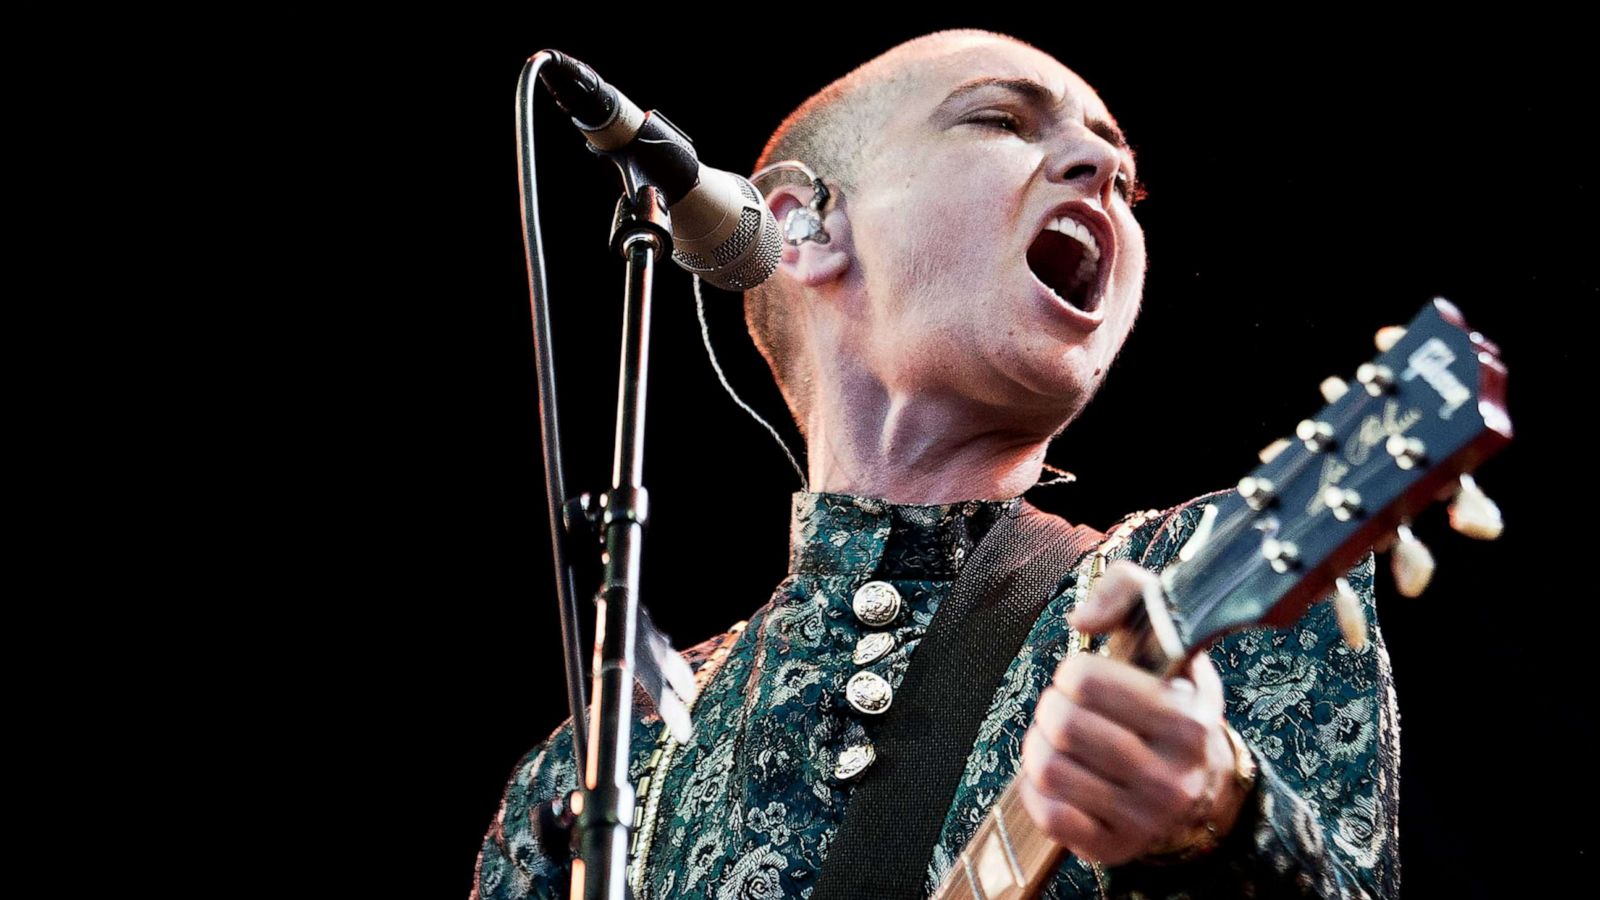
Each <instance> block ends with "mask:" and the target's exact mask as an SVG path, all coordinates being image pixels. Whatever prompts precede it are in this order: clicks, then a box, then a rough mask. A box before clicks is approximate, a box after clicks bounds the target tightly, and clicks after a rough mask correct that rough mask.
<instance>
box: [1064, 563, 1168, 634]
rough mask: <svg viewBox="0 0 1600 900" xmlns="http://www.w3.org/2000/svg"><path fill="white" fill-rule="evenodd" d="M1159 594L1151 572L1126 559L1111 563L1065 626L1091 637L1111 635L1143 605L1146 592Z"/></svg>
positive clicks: (1157, 581)
mask: <svg viewBox="0 0 1600 900" xmlns="http://www.w3.org/2000/svg"><path fill="white" fill-rule="evenodd" d="M1160 590H1161V581H1160V579H1159V578H1157V577H1156V574H1155V573H1154V572H1151V571H1150V570H1149V569H1144V568H1141V567H1139V566H1138V565H1135V564H1134V563H1132V562H1130V561H1128V560H1125V559H1119V560H1114V561H1113V562H1112V563H1111V564H1110V565H1108V566H1106V570H1105V572H1103V573H1102V574H1101V575H1100V577H1099V578H1098V579H1097V580H1096V581H1095V583H1094V585H1093V586H1092V587H1090V588H1089V592H1088V595H1087V596H1085V597H1084V598H1083V599H1082V600H1080V601H1079V602H1078V603H1077V604H1076V605H1075V606H1074V607H1073V609H1072V612H1070V613H1068V614H1067V624H1069V625H1071V626H1072V627H1073V628H1076V629H1078V630H1079V631H1084V632H1088V633H1090V634H1099V633H1101V632H1103V631H1110V630H1111V629H1112V628H1115V627H1116V626H1117V625H1118V624H1120V623H1121V622H1122V621H1123V620H1124V619H1125V618H1127V615H1128V611H1129V610H1131V609H1133V608H1134V606H1135V605H1136V604H1139V603H1141V602H1143V598H1144V594H1145V592H1147V591H1160Z"/></svg>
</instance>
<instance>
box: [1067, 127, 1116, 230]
mask: <svg viewBox="0 0 1600 900" xmlns="http://www.w3.org/2000/svg"><path fill="white" fill-rule="evenodd" d="M1121 167H1122V154H1121V153H1120V152H1119V151H1118V150H1117V148H1116V147H1114V146H1112V145H1111V142H1110V141H1107V140H1106V139H1105V138H1103V137H1101V136H1100V135H1098V134H1095V133H1094V132H1093V131H1090V130H1089V128H1088V127H1087V126H1085V125H1083V124H1082V123H1079V122H1074V123H1071V124H1069V125H1067V126H1065V127H1064V129H1063V131H1062V133H1061V135H1060V137H1059V139H1058V142H1057V147H1056V149H1055V152H1054V153H1053V154H1052V156H1051V159H1050V160H1049V172H1050V173H1051V174H1050V180H1052V181H1055V182H1059V183H1062V184H1070V185H1075V186H1077V187H1078V188H1079V190H1080V191H1081V192H1082V195H1083V196H1084V197H1093V198H1095V199H1097V200H1099V201H1100V206H1101V208H1102V209H1110V208H1111V203H1112V200H1113V197H1114V194H1115V193H1116V189H1117V171H1118V170H1119V169H1120V168H1121Z"/></svg>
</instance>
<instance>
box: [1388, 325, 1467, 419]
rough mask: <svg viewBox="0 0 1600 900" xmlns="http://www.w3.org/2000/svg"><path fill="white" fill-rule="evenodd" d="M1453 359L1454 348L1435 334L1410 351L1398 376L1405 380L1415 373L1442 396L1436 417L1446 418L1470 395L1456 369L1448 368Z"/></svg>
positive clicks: (1412, 377)
mask: <svg viewBox="0 0 1600 900" xmlns="http://www.w3.org/2000/svg"><path fill="white" fill-rule="evenodd" d="M1455 361H1456V354H1455V351H1453V350H1451V349H1450V348H1449V347H1448V346H1446V344H1445V342H1444V341H1441V340H1439V339H1438V338H1428V340H1426V341H1424V342H1423V344H1422V346H1420V347H1418V348H1417V349H1415V350H1413V351H1411V356H1410V357H1408V358H1407V359H1406V362H1407V363H1409V365H1408V366H1406V370H1405V371H1404V372H1401V373H1400V377H1401V378H1404V379H1405V380H1406V381H1411V380H1412V379H1415V378H1416V377H1417V376H1418V375H1421V376H1422V380H1423V381H1426V382H1427V383H1428V387H1431V388H1433V389H1434V390H1435V391H1437V392H1438V393H1439V396H1440V397H1441V398H1443V399H1444V406H1442V407H1440V408H1439V418H1441V419H1448V418H1450V416H1451V415H1452V414H1453V413H1454V412H1455V411H1456V410H1458V409H1460V408H1461V405H1462V404H1463V403H1466V402H1467V401H1468V400H1471V399H1472V392H1471V391H1469V390H1467V386H1466V385H1464V384H1462V383H1461V379H1459V378H1457V377H1456V373H1454V372H1452V371H1450V364H1451V363H1453V362H1455Z"/></svg>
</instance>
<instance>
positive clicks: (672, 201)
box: [539, 50, 783, 291]
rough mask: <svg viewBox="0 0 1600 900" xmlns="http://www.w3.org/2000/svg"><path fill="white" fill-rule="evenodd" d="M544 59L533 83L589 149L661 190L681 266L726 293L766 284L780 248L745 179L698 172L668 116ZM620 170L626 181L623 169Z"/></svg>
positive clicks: (571, 66)
mask: <svg viewBox="0 0 1600 900" xmlns="http://www.w3.org/2000/svg"><path fill="white" fill-rule="evenodd" d="M545 52H546V53H548V54H549V57H550V59H549V61H548V62H546V63H545V64H544V66H543V67H541V68H540V70H539V80H540V81H543V82H544V85H545V88H546V90H548V91H549V92H550V94H551V96H552V97H554V98H555V101H556V105H557V106H559V107H561V110H562V112H565V113H566V114H567V115H569V116H571V117H572V124H574V125H576V126H578V128H579V130H581V131H583V132H584V134H585V136H586V137H587V138H588V140H589V147H590V149H592V150H594V151H595V152H596V153H602V154H606V155H616V156H620V157H623V158H624V159H625V160H626V161H627V163H628V164H629V165H631V166H632V167H634V168H636V169H637V170H638V172H639V173H640V174H642V175H643V176H644V178H645V180H647V181H649V182H650V183H651V184H653V185H655V186H656V187H658V188H659V189H660V190H661V193H662V198H663V200H664V201H665V203H666V206H667V209H668V211H669V212H670V213H671V214H672V244H673V247H672V258H673V260H674V261H675V262H677V264H678V265H679V266H682V267H683V268H685V269H687V270H689V271H690V272H693V273H694V274H696V275H699V276H700V277H701V278H703V279H704V280H705V281H706V282H707V283H709V284H712V285H714V286H716V287H719V288H722V289H723V290H728V291H744V290H749V289H750V288H753V287H755V286H756V285H758V284H760V283H762V282H763V281H766V280H767V279H768V278H770V277H772V273H773V272H774V271H776V270H777V268H778V257H779V255H780V254H781V252H782V250H783V242H782V239H781V234H780V232H779V230H778V220H777V219H776V218H774V217H773V215H772V210H770V209H768V208H767V204H766V202H765V201H764V200H763V199H762V197H761V194H760V192H759V191H757V190H756V188H755V185H753V184H751V183H750V179H748V178H745V177H743V176H741V175H735V174H734V173H732V172H724V171H723V170H721V169H713V168H711V167H710V166H707V165H703V164H702V163H701V162H700V160H699V157H698V156H696V155H695V151H694V144H693V143H692V142H691V141H690V140H689V136H688V135H687V134H684V133H683V131H682V130H681V129H679V128H678V126H676V125H674V124H672V122H671V121H670V120H669V119H667V117H666V116H664V115H662V114H661V113H660V112H659V111H657V110H650V111H649V112H645V111H643V110H641V109H639V107H638V105H637V104H635V103H634V102H633V101H631V100H629V99H628V98H627V96H626V95H624V94H623V93H622V92H621V91H618V90H617V89H616V88H614V87H612V86H611V85H609V84H607V83H606V82H605V81H604V80H603V79H601V78H600V76H599V75H597V74H595V71H594V70H593V69H591V68H589V67H588V66H586V65H584V64H583V63H581V62H579V61H578V60H576V59H573V58H572V57H570V56H568V55H566V54H564V53H561V52H559V51H555V50H547V51H545ZM619 164H622V163H620V162H619ZM623 168H624V172H625V173H626V171H627V169H628V165H624V166H623ZM625 177H626V175H625Z"/></svg>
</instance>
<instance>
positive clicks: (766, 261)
mask: <svg viewBox="0 0 1600 900" xmlns="http://www.w3.org/2000/svg"><path fill="white" fill-rule="evenodd" d="M735 180H736V181H737V183H738V185H739V192H740V194H742V195H743V198H744V201H745V202H744V207H743V208H742V209H740V210H739V223H738V225H736V226H735V227H734V229H733V232H732V233H731V234H730V235H729V236H728V237H727V238H726V239H725V240H723V241H722V242H721V243H719V244H717V245H716V246H715V247H712V248H711V250H710V253H709V255H708V254H707V253H705V252H695V251H694V250H687V249H683V245H684V243H686V242H679V243H678V244H677V247H678V248H679V249H675V250H674V251H673V254H672V255H673V258H674V259H675V260H676V261H677V263H678V265H680V266H682V267H684V268H685V269H688V270H689V271H691V272H694V273H696V274H698V275H699V276H700V277H701V278H702V279H704V280H705V281H706V282H707V283H708V284H711V285H713V286H714V287H718V288H721V289H723V290H726V291H747V290H749V289H751V288H753V287H755V286H756V285H758V284H761V283H762V282H763V281H766V280H767V279H768V278H771V277H772V273H773V272H775V271H777V269H778V258H779V257H780V256H781V255H782V253H783V241H782V235H780V234H779V231H778V220H777V219H775V218H774V217H773V215H772V210H770V209H768V208H767V204H766V202H765V201H763V200H762V199H761V193H760V192H759V191H757V190H756V188H755V185H752V184H751V183H750V181H749V179H747V178H743V177H738V176H735Z"/></svg>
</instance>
